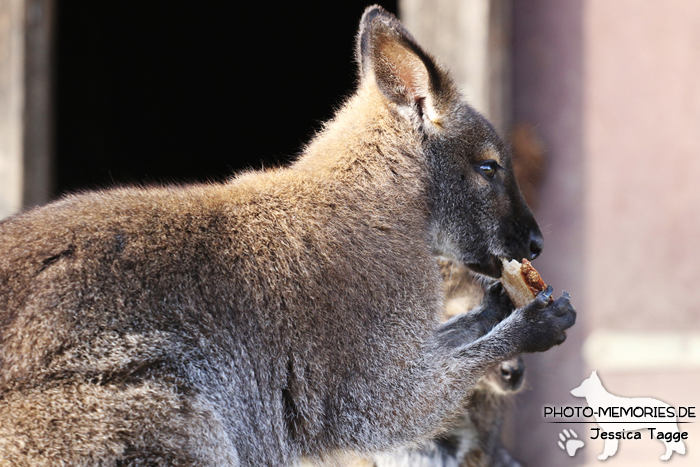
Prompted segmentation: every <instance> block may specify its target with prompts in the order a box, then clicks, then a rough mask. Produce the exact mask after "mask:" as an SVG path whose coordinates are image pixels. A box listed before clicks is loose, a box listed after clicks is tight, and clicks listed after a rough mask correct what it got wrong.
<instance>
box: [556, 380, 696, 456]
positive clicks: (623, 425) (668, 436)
mask: <svg viewBox="0 0 700 467" xmlns="http://www.w3.org/2000/svg"><path fill="white" fill-rule="evenodd" d="M571 394H573V395H574V396H576V397H585V398H586V403H587V404H588V406H589V407H590V408H591V409H592V410H593V414H594V416H595V419H596V422H597V423H598V425H599V427H600V428H598V429H596V430H599V433H600V438H603V439H604V440H605V447H604V448H603V453H602V454H601V455H600V456H598V459H600V460H605V459H607V458H608V457H610V456H612V455H614V454H615V453H616V452H617V446H618V441H619V440H620V439H631V438H632V436H629V435H630V434H631V433H629V432H636V431H639V430H644V429H648V430H650V432H651V436H652V438H654V439H659V440H661V441H662V442H663V443H664V445H665V446H666V452H665V453H664V455H663V456H661V460H664V461H666V460H668V459H670V457H671V455H672V454H673V453H674V452H677V453H678V454H685V444H684V443H683V441H682V439H681V438H682V437H681V432H680V430H679V429H678V423H677V420H676V416H675V414H674V415H673V416H669V414H673V413H674V412H673V408H672V407H671V405H670V404H667V403H665V402H662V401H660V400H658V399H652V398H651V397H620V396H616V395H614V394H611V393H609V392H608V391H607V390H606V389H605V388H604V387H603V383H602V382H601V381H600V378H599V377H598V374H597V373H596V371H595V370H594V371H593V373H591V376H590V377H589V378H588V379H586V380H584V381H583V383H581V385H580V386H579V387H577V388H576V389H573V390H572V391H571ZM660 414H663V415H660ZM624 432H627V433H624ZM683 435H687V434H686V433H683ZM640 437H641V436H640ZM593 439H595V438H593ZM635 439H638V437H637V436H635ZM570 455H571V454H570Z"/></svg>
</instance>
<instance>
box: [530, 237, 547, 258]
mask: <svg viewBox="0 0 700 467" xmlns="http://www.w3.org/2000/svg"><path fill="white" fill-rule="evenodd" d="M543 248H544V238H543V237H542V234H541V233H540V232H539V231H535V232H531V233H530V261H532V260H533V259H535V258H537V257H538V256H539V255H540V254H541V253H542V249H543Z"/></svg>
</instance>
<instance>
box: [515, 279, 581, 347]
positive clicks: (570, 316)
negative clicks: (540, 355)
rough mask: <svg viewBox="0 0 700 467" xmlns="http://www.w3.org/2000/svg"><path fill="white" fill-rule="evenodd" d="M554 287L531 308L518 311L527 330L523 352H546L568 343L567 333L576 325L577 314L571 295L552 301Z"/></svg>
mask: <svg viewBox="0 0 700 467" xmlns="http://www.w3.org/2000/svg"><path fill="white" fill-rule="evenodd" d="M552 290H553V289H552V286H549V287H547V290H545V291H543V292H540V293H539V294H537V297H535V300H533V301H532V302H531V303H530V304H529V305H527V306H524V307H522V308H520V309H518V310H517V313H520V314H522V318H523V319H524V321H525V323H526V326H525V328H524V329H523V333H522V336H521V337H522V342H523V352H544V351H545V350H548V349H550V348H552V347H554V346H555V345H559V344H561V343H562V342H564V341H565V340H566V330H567V329H569V328H570V327H571V326H573V325H574V323H575V322H576V310H575V309H574V307H573V305H572V304H571V301H570V297H569V294H568V293H566V292H564V293H563V294H562V296H561V297H559V298H558V299H556V300H554V301H553V302H552V301H551V296H552Z"/></svg>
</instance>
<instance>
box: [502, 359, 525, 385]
mask: <svg viewBox="0 0 700 467" xmlns="http://www.w3.org/2000/svg"><path fill="white" fill-rule="evenodd" d="M524 373H525V362H523V359H522V357H518V358H516V359H513V360H507V361H505V362H503V363H501V380H502V381H503V384H504V387H506V388H510V389H512V390H515V389H518V388H519V387H520V385H521V384H522V382H523V374H524Z"/></svg>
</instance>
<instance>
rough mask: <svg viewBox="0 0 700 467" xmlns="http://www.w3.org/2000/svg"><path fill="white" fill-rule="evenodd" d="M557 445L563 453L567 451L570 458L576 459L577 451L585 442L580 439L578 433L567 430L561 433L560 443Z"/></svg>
mask: <svg viewBox="0 0 700 467" xmlns="http://www.w3.org/2000/svg"><path fill="white" fill-rule="evenodd" d="M557 444H558V445H559V447H560V448H561V449H562V450H563V451H566V453H567V454H568V455H569V457H574V455H575V454H576V451H578V450H579V449H581V448H582V447H583V441H581V440H580V439H578V435H577V434H576V432H575V431H574V430H567V429H564V430H562V432H561V433H559V441H558V442H557Z"/></svg>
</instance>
